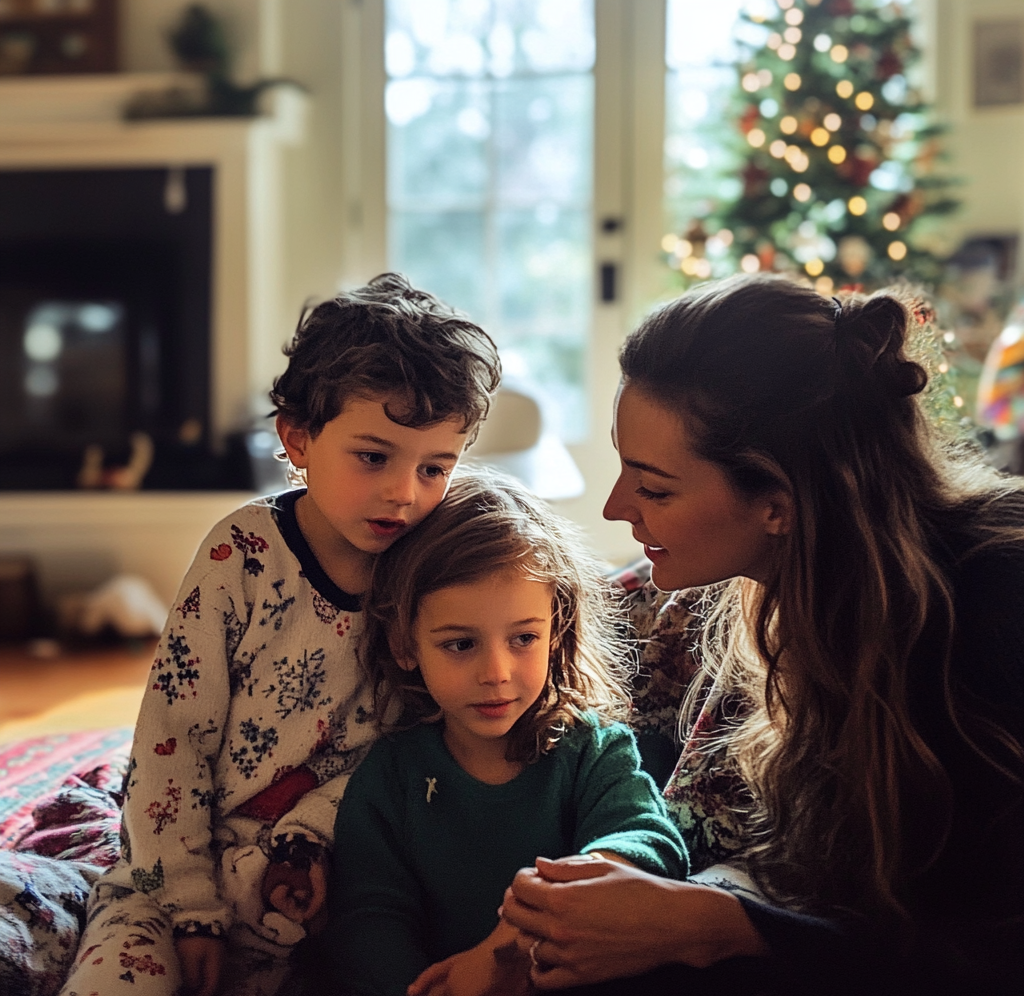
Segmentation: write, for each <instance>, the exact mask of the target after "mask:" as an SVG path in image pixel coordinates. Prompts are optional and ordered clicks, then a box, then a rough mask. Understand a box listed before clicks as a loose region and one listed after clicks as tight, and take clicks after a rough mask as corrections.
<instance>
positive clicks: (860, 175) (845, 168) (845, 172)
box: [836, 155, 876, 187]
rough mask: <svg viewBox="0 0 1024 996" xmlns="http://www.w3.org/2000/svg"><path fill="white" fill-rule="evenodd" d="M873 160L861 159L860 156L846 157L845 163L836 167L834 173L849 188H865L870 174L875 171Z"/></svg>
mask: <svg viewBox="0 0 1024 996" xmlns="http://www.w3.org/2000/svg"><path fill="white" fill-rule="evenodd" d="M875 165H876V163H875V160H874V159H862V158H861V157H860V156H857V155H852V156H847V158H846V159H845V161H843V162H841V163H840V164H839V165H838V166H836V172H837V173H838V174H839V175H840V176H841V177H842V178H843V179H844V180H846V181H847V182H848V183H849V184H850V185H851V186H854V187H866V186H867V185H868V180H869V179H870V178H871V174H872V173H873V172H874V171H875Z"/></svg>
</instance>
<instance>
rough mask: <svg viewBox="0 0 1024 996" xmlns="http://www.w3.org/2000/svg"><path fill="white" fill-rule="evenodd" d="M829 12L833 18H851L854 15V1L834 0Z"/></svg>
mask: <svg viewBox="0 0 1024 996" xmlns="http://www.w3.org/2000/svg"><path fill="white" fill-rule="evenodd" d="M828 12H829V13H830V14H831V15H832V16H833V17H849V16H850V15H851V14H853V0H832V2H831V3H830V4H829V5H828Z"/></svg>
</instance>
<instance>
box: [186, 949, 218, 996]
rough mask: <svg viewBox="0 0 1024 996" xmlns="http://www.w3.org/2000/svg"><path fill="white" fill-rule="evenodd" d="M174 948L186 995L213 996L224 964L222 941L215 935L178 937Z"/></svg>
mask: <svg viewBox="0 0 1024 996" xmlns="http://www.w3.org/2000/svg"><path fill="white" fill-rule="evenodd" d="M174 950H175V952H176V953H177V955H178V964H179V965H180V966H181V981H182V988H183V989H184V991H185V992H186V993H187V994H188V996H214V994H215V993H216V992H217V989H218V987H219V986H220V972H221V967H222V966H223V964H224V941H223V940H221V939H219V938H217V937H178V938H176V939H175V941H174Z"/></svg>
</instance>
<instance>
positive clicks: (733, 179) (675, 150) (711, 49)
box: [662, 0, 749, 277]
mask: <svg viewBox="0 0 1024 996" xmlns="http://www.w3.org/2000/svg"><path fill="white" fill-rule="evenodd" d="M744 6H749V4H746V3H745V0H715V2H714V3H707V2H706V0H668V4H667V12H666V13H667V25H666V32H665V36H666V37H665V62H666V66H667V73H666V77H665V231H666V233H669V234H667V235H666V236H665V242H664V243H663V245H662V248H663V249H664V250H665V251H666V252H669V253H671V252H673V250H675V249H677V247H678V248H680V251H679V256H680V257H681V262H682V263H683V264H684V265H685V264H686V263H694V264H696V265H700V264H704V265H708V261H707V260H703V259H702V260H699V261H695V260H694V259H693V257H689V259H687V258H686V253H685V250H682V249H681V247H679V246H678V242H677V241H676V240H674V239H673V236H685V235H686V226H687V224H688V223H689V222H690V220H691V219H693V218H700V217H702V216H703V215H705V214H707V211H708V206H709V202H710V201H711V200H713V199H714V198H715V197H718V196H724V197H725V198H727V199H728V198H732V197H735V196H736V195H737V194H738V193H739V188H740V182H741V181H740V180H739V177H738V172H739V168H740V163H739V161H738V159H737V158H736V153H735V152H733V151H732V150H730V149H728V148H726V147H724V146H723V145H722V143H721V131H722V121H723V120H724V119H725V118H726V117H727V111H728V109H729V101H730V98H731V95H732V93H733V91H734V89H735V87H736V69H735V67H734V65H733V63H734V62H735V59H736V50H735V45H734V43H733V32H734V30H735V27H736V22H737V19H738V16H739V12H740V10H741V9H742V8H743V7H744ZM723 186H724V187H725V189H722V187H723ZM708 273H710V268H709V270H708ZM708 273H696V275H697V276H701V277H704V276H708Z"/></svg>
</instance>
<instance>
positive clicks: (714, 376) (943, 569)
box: [621, 275, 1024, 922]
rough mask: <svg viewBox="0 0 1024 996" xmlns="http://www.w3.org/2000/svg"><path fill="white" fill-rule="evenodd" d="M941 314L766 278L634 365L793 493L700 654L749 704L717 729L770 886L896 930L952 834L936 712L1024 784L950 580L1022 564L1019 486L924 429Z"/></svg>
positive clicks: (634, 373)
mask: <svg viewBox="0 0 1024 996" xmlns="http://www.w3.org/2000/svg"><path fill="white" fill-rule="evenodd" d="M929 322H930V314H929V309H928V308H927V307H926V306H925V305H924V304H923V303H922V302H921V300H920V299H918V298H917V297H916V296H915V295H914V294H912V293H910V292H909V291H908V290H893V291H889V292H879V293H876V294H874V295H872V296H870V297H864V296H862V295H857V294H850V295H844V296H843V298H842V300H837V299H828V298H824V297H821V296H820V295H819V294H817V293H815V292H814V291H813V290H811V289H810V288H809V287H804V286H800V285H797V284H795V283H792V282H790V281H788V280H785V279H783V278H781V277H775V276H769V275H757V276H751V277H739V278H733V279H731V280H727V281H722V282H720V283H717V284H710V285H707V286H706V287H704V288H703V289H701V290H699V291H697V292H695V293H691V294H687V295H685V296H683V297H682V298H679V299H678V300H676V301H674V302H672V303H671V304H669V305H668V306H667V307H665V308H663V309H662V310H660V311H659V312H657V313H655V314H654V315H652V316H651V317H650V318H648V319H647V320H646V321H645V322H644V323H643V324H642V325H641V326H640V328H639V329H637V331H636V332H634V333H633V334H632V335H631V336H630V337H629V339H627V341H626V344H625V345H624V347H623V350H622V355H621V364H622V370H623V374H624V376H625V377H626V379H627V380H628V381H629V382H630V383H631V384H635V385H636V387H637V388H638V389H639V390H640V391H642V392H643V393H645V394H647V396H648V397H650V398H652V399H653V400H655V401H657V402H658V403H660V404H663V405H664V406H666V407H667V408H669V409H670V410H672V411H674V412H675V413H676V414H677V415H678V417H679V418H680V419H681V420H682V421H683V422H684V424H685V426H686V428H687V430H688V433H689V435H690V437H691V438H692V439H693V440H694V442H693V447H694V450H695V451H696V453H697V454H698V455H699V456H701V457H703V458H704V459H707V460H710V461H712V462H714V463H715V464H717V465H718V466H719V467H721V468H722V469H723V471H724V472H725V473H726V474H727V475H728V477H729V479H730V482H731V483H732V485H733V487H734V488H735V489H736V491H737V493H739V494H740V495H745V496H750V497H755V496H764V495H767V494H770V493H782V494H785V495H787V496H788V497H789V500H790V501H791V503H792V507H793V527H792V530H791V532H790V533H789V535H788V536H786V537H784V538H783V541H782V542H781V543H780V544H779V545H778V548H777V550H776V551H775V554H776V555H775V558H774V562H773V563H772V564H771V565H770V566H769V569H768V572H767V577H766V578H765V579H764V583H763V584H757V583H755V582H753V581H749V580H746V579H737V580H735V581H732V582H730V583H728V584H725V585H723V586H722V590H721V591H719V593H718V596H719V600H718V602H717V606H716V608H715V609H714V611H713V612H712V613H711V615H710V618H709V620H708V625H707V627H706V629H705V633H704V641H703V651H704V653H703V659H704V664H705V667H706V668H707V669H708V670H709V671H710V672H711V674H712V675H713V676H714V677H715V679H716V680H717V682H718V685H719V688H720V689H721V690H722V691H723V692H727V691H730V690H731V691H733V692H738V693H740V694H741V695H742V696H743V697H744V698H745V699H746V700H747V701H748V702H749V704H750V707H749V711H748V712H747V713H746V714H745V715H744V716H743V717H742V718H740V719H739V720H737V721H736V722H735V723H734V724H733V725H732V726H731V728H729V729H728V730H727V731H726V733H725V734H724V737H723V739H724V740H725V743H726V746H727V748H728V750H729V751H730V752H731V753H732V755H733V756H734V757H735V758H736V759H737V761H738V762H739V765H740V768H741V770H742V772H743V773H744V776H745V778H746V780H747V782H748V784H749V785H750V787H751V789H752V791H753V795H754V798H755V803H754V806H755V809H754V811H753V812H752V813H750V814H748V815H749V817H750V823H751V825H752V826H753V828H754V830H755V833H754V836H753V843H752V845H751V847H750V849H749V851H748V858H749V860H750V862H751V865H752V868H753V870H754V872H755V875H756V877H757V878H758V879H759V882H760V884H761V885H762V887H763V888H764V889H765V891H767V892H768V893H769V894H771V895H773V896H774V897H775V898H777V899H780V900H784V901H787V902H790V903H794V904H797V905H801V904H802V905H803V906H804V907H805V908H812V909H813V908H815V907H817V908H821V909H829V908H833V909H834V908H836V907H846V908H852V909H856V910H859V911H861V912H866V913H871V914H876V915H880V916H882V917H892V918H893V919H894V921H895V922H904V921H905V918H906V916H907V911H906V906H905V901H906V897H907V895H908V883H909V882H910V881H911V880H912V879H913V878H914V876H915V875H917V874H918V873H919V872H921V871H922V870H924V869H925V868H927V867H929V866H930V865H931V864H932V863H934V861H935V860H936V859H937V858H938V856H939V854H940V852H941V851H942V849H943V847H944V846H945V843H946V841H947V839H948V835H949V833H950V830H951V828H952V821H953V816H954V794H953V793H954V785H953V783H952V781H951V779H950V776H949V773H948V772H947V770H946V768H945V766H944V764H943V762H942V761H941V760H940V758H939V755H938V754H937V753H936V751H937V749H940V748H939V745H938V742H937V740H936V733H935V730H936V726H935V723H936V722H938V723H939V724H940V727H941V728H943V729H947V730H949V731H950V734H949V735H950V737H951V738H953V739H954V740H957V741H959V743H960V744H961V745H962V749H963V750H964V751H966V752H967V753H968V754H969V755H971V754H973V755H974V757H975V758H976V759H978V760H979V761H980V763H981V764H982V765H983V767H984V768H986V769H987V770H989V771H990V772H993V773H994V775H995V777H998V778H1002V779H1005V782H1004V784H1005V786H1006V789H1007V790H1008V791H1009V792H1010V793H1011V794H1012V793H1018V794H1019V792H1020V785H1021V775H1020V772H1021V759H1022V749H1021V744H1020V743H1019V742H1018V741H1017V740H1016V739H1015V738H1014V735H1013V733H1012V732H1011V731H1012V727H1008V726H1007V725H1006V721H1005V718H1004V717H1001V716H1000V715H999V713H998V712H997V709H998V704H992V705H991V706H990V705H986V704H985V703H982V702H979V700H978V699H977V698H976V697H975V696H973V695H972V694H971V693H970V692H968V691H967V690H965V689H964V688H963V687H962V684H961V682H960V680H959V679H958V677H957V676H956V675H955V674H954V672H953V669H952V664H953V650H954V638H955V635H956V631H957V627H958V619H957V617H956V596H957V592H956V590H955V588H954V579H955V576H956V573H957V572H958V571H959V569H960V565H961V564H962V563H963V561H964V560H965V559H966V558H967V557H968V556H969V555H970V554H971V553H973V552H976V551H978V550H979V549H980V548H981V547H983V546H984V547H992V546H998V547H1000V548H1002V549H1004V550H1011V549H1013V548H1014V547H1016V549H1017V550H1018V551H1020V549H1021V546H1020V544H1021V542H1022V540H1024V529H1022V528H1021V524H1022V523H1024V493H1022V489H1021V483H1022V482H1020V481H1011V480H1008V479H1005V478H1002V477H1000V476H999V475H997V474H996V473H995V472H994V471H992V470H991V469H989V468H987V467H985V466H984V464H983V463H982V461H981V459H980V458H979V456H978V455H977V453H976V452H972V451H970V450H969V449H967V448H965V446H964V445H963V444H962V443H956V442H955V441H954V442H948V441H944V440H943V438H942V436H941V434H940V433H938V432H937V431H936V429H935V427H934V422H933V420H930V419H929V418H928V417H927V416H926V413H925V411H924V409H923V407H922V404H921V397H920V395H921V392H922V391H923V390H924V388H925V386H926V384H927V382H928V376H927V371H926V369H925V354H926V352H927V350H925V349H922V350H919V351H918V354H917V356H916V357H915V358H912V357H911V356H910V355H908V352H907V346H908V338H909V337H911V336H912V335H914V334H915V333H920V335H921V336H923V337H924V339H923V340H922V343H923V342H924V341H926V340H927V338H928V336H929V332H930V331H931V330H930V328H929ZM911 345H913V344H911ZM919 360H920V361H921V362H919ZM924 700H928V701H933V702H934V703H935V707H934V708H935V710H936V711H937V712H938V714H939V715H938V716H937V717H936V718H935V719H934V720H931V719H929V718H928V714H927V711H926V713H925V715H924V716H922V715H921V712H920V709H921V704H922V701H924ZM692 705H694V703H691V706H692ZM922 845H923V846H922Z"/></svg>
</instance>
